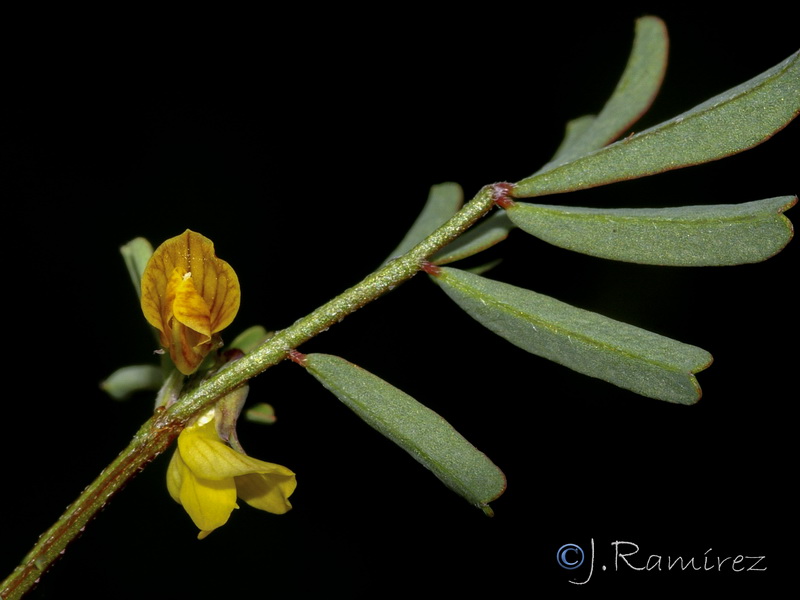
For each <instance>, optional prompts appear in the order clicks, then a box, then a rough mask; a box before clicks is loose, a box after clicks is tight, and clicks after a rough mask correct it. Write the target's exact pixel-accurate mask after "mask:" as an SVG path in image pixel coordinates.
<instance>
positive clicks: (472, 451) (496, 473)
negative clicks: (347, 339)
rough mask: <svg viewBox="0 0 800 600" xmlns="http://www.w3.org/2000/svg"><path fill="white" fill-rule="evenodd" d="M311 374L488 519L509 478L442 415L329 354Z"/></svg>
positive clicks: (315, 360)
mask: <svg viewBox="0 0 800 600" xmlns="http://www.w3.org/2000/svg"><path fill="white" fill-rule="evenodd" d="M305 366H306V368H307V369H308V371H309V372H310V373H311V374H312V375H313V376H314V377H316V378H317V379H318V380H319V381H320V382H321V383H322V384H323V385H324V386H325V387H326V388H327V389H329V390H330V391H331V392H333V394H334V395H335V396H336V397H337V398H339V400H341V401H342V402H343V403H344V404H346V405H347V406H348V407H349V408H350V409H352V410H353V411H354V412H355V413H356V414H357V415H358V416H359V417H361V418H362V419H363V420H364V421H366V422H367V423H368V424H369V425H371V426H372V427H373V428H375V429H376V430H377V431H379V432H380V433H382V434H383V435H385V436H386V437H387V438H389V439H390V440H392V441H393V442H395V443H396V444H397V445H399V446H400V447H401V448H403V449H404V450H406V451H407V452H408V453H409V454H411V456H413V457H414V458H415V459H416V460H417V461H419V462H420V463H421V464H423V465H424V466H425V467H427V468H428V469H430V470H431V471H432V472H433V474H434V475H436V477H438V478H439V479H440V480H441V481H442V482H443V483H444V484H445V485H446V486H447V487H449V488H450V489H452V490H453V491H455V492H456V493H458V494H460V495H461V496H463V497H464V498H466V499H467V500H468V501H469V502H471V503H472V504H474V505H475V506H477V507H479V508H481V509H482V510H483V511H484V512H485V513H486V514H488V515H490V516H491V514H492V510H491V508H490V507H489V502H491V501H492V500H494V499H495V498H497V497H498V496H500V494H502V493H503V491H504V490H505V484H506V481H505V476H504V475H503V473H502V471H500V469H498V468H497V467H496V466H495V465H494V463H492V461H490V460H489V459H488V458H487V457H486V455H485V454H483V453H482V452H480V451H478V450H477V449H476V448H475V447H474V446H473V445H472V444H470V443H469V442H468V441H467V440H466V439H464V437H463V436H462V435H461V434H459V433H458V432H457V431H456V430H455V429H453V427H452V426H451V425H450V424H449V423H448V422H447V421H445V420H444V419H443V418H442V417H440V416H439V415H438V414H437V413H435V412H433V411H432V410H430V409H429V408H427V407H425V406H423V405H422V404H420V403H419V402H417V401H416V400H415V399H414V398H412V397H411V396H409V395H408V394H406V393H405V392H403V391H401V390H399V389H397V388H396V387H394V386H392V385H390V384H389V383H387V382H386V381H384V380H383V379H381V378H379V377H377V376H375V375H373V374H372V373H370V372H368V371H365V370H364V369H362V368H360V367H358V366H356V365H354V364H352V363H350V362H348V361H346V360H344V359H342V358H339V357H338V356H332V355H329V354H309V355H307V356H306V359H305Z"/></svg>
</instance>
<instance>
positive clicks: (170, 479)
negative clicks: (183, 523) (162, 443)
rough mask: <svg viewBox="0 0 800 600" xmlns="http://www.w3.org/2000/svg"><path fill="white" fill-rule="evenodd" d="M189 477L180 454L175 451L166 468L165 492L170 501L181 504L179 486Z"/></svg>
mask: <svg viewBox="0 0 800 600" xmlns="http://www.w3.org/2000/svg"><path fill="white" fill-rule="evenodd" d="M189 476H191V473H190V472H189V468H188V467H187V466H186V463H185V462H183V459H182V458H181V453H180V452H179V451H178V450H175V453H174V454H173V455H172V459H171V460H170V461H169V467H167V491H168V492H169V495H170V496H172V499H173V500H175V502H177V503H178V504H180V503H181V485H183V480H184V479H185V478H186V477H189Z"/></svg>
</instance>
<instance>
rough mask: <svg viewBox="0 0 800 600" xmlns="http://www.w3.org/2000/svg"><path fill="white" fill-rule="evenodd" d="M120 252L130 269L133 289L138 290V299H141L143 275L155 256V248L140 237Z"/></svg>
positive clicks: (129, 273) (123, 247)
mask: <svg viewBox="0 0 800 600" xmlns="http://www.w3.org/2000/svg"><path fill="white" fill-rule="evenodd" d="M119 251H120V252H121V253H122V258H123V260H124V261H125V266H126V267H127V268H128V275H130V278H131V281H132V282H133V287H134V288H136V297H137V298H139V297H140V296H141V295H142V273H144V268H145V266H147V261H148V260H150V256H152V254H153V246H152V244H150V242H148V241H147V240H146V239H145V238H143V237H138V238H134V239H132V240H131V241H130V242H128V243H127V244H125V245H124V246H122V247H121V248H120V249H119Z"/></svg>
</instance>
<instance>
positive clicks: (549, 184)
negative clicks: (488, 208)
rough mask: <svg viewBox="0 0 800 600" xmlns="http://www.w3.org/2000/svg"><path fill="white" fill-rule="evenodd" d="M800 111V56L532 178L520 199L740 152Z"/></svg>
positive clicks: (518, 192) (517, 190)
mask: <svg viewBox="0 0 800 600" xmlns="http://www.w3.org/2000/svg"><path fill="white" fill-rule="evenodd" d="M798 112H800V52H797V53H795V54H793V55H792V56H790V57H789V58H787V59H786V60H784V61H783V62H782V63H780V64H778V65H776V66H775V67H773V68H772V69H769V70H768V71H766V72H764V73H762V74H761V75H759V76H757V77H755V78H753V79H751V80H750V81H747V82H745V83H743V84H741V85H739V86H737V87H735V88H733V89H731V90H728V91H727V92H725V93H723V94H720V95H719V96H716V97H714V98H711V99H710V100H708V101H706V102H704V103H702V104H700V105H699V106H696V107H695V108H693V109H692V110H690V111H688V112H685V113H683V114H682V115H680V116H678V117H675V118H674V119H671V120H669V121H666V122H665V123H662V124H660V125H657V126H655V127H652V128H650V129H647V130H645V131H642V132H641V133H638V134H636V135H634V136H631V137H629V138H625V139H622V140H620V141H618V142H615V143H613V144H611V145H609V146H606V147H604V148H602V149H600V150H597V151H595V152H593V153H591V154H589V155H587V156H583V157H581V158H577V159H575V160H573V161H571V162H568V163H565V164H562V165H559V166H556V167H555V168H552V169H550V170H547V171H544V172H541V173H539V174H535V175H532V176H531V177H528V178H526V179H523V180H522V181H520V182H518V183H517V184H516V185H515V186H514V192H513V195H514V196H515V197H518V198H528V197H532V196H541V195H544V194H558V193H562V192H569V191H574V190H578V189H584V188H590V187H594V186H598V185H605V184H608V183H613V182H615V181H620V180H624V179H633V178H636V177H645V176H647V175H653V174H655V173H660V172H663V171H668V170H671V169H678V168H681V167H686V166H689V165H695V164H699V163H704V162H708V161H711V160H715V159H718V158H722V157H724V156H728V155H730V154H735V153H737V152H741V151H743V150H747V149H748V148H752V147H753V146H756V145H757V144H760V143H761V142H763V141H765V140H766V139H767V138H769V137H770V136H771V135H772V134H774V133H775V132H776V131H778V130H780V129H782V128H783V127H784V126H786V124H787V123H789V122H790V121H791V120H792V119H793V118H794V117H795V116H796V115H797V113H798Z"/></svg>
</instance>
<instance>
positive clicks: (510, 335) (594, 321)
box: [433, 267, 712, 404]
mask: <svg viewBox="0 0 800 600" xmlns="http://www.w3.org/2000/svg"><path fill="white" fill-rule="evenodd" d="M433 279H434V281H435V282H436V283H437V284H439V285H440V286H441V287H442V289H443V290H444V291H445V293H446V294H447V295H448V296H450V298H451V299H452V300H453V301H454V302H456V304H458V305H459V306H460V307H461V308H462V309H463V310H465V311H466V312H467V313H468V314H469V315H470V316H472V317H473V318H474V319H475V320H476V321H478V322H479V323H481V324H482V325H484V326H485V327H487V328H488V329H489V330H491V331H493V332H494V333H496V334H497V335H499V336H501V337H503V338H505V339H506V340H508V341H509V342H511V343H512V344H514V345H516V346H518V347H520V348H522V349H523V350H526V351H527V352H530V353H532V354H536V355H537V356H541V357H543V358H547V359H549V360H552V361H554V362H557V363H559V364H562V365H564V366H566V367H568V368H570V369H572V370H574V371H578V372H579V373H583V374H585V375H589V376H591V377H597V378H599V379H603V380H604V381H607V382H609V383H612V384H614V385H617V386H619V387H622V388H624V389H628V390H631V391H633V392H635V393H637V394H641V395H643V396H647V397H650V398H656V399H658V400H665V401H667V402H674V403H678V404H694V403H695V402H697V401H698V400H699V399H700V396H701V390H700V386H699V385H698V383H697V380H696V378H695V377H694V373H696V372H698V371H701V370H703V369H705V368H706V367H708V365H710V364H711V360H712V358H711V355H710V354H709V353H708V352H706V351H705V350H703V349H701V348H698V347H696V346H691V345H689V344H684V343H682V342H678V341H676V340H672V339H670V338H667V337H664V336H662V335H658V334H656V333H652V332H650V331H647V330H644V329H641V328H639V327H635V326H633V325H629V324H627V323H622V322H620V321H616V320H614V319H610V318H608V317H605V316H603V315H599V314H597V313H593V312H591V311H587V310H583V309H580V308H576V307H574V306H570V305H569V304H566V303H564V302H561V301H559V300H556V299H554V298H550V297H548V296H545V295H543V294H538V293H536V292H532V291H530V290H526V289H523V288H519V287H516V286H512V285H509V284H506V283H502V282H499V281H493V280H491V279H486V278H484V277H481V276H479V275H475V274H472V273H468V272H466V271H460V270H458V269H454V268H452V267H441V268H440V272H439V275H437V276H434V277H433Z"/></svg>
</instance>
